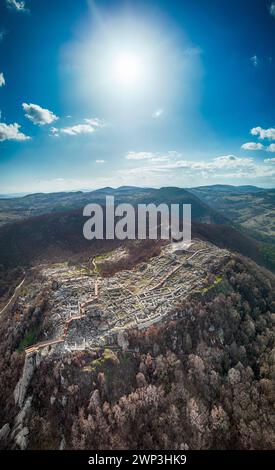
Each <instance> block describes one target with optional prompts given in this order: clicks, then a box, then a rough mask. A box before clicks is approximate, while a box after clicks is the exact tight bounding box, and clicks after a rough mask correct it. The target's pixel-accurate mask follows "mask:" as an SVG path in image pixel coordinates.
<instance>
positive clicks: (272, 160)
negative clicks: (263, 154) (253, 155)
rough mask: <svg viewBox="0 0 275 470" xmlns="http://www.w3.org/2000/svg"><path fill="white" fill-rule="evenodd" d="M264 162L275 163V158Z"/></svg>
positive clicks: (266, 159)
mask: <svg viewBox="0 0 275 470" xmlns="http://www.w3.org/2000/svg"><path fill="white" fill-rule="evenodd" d="M264 162H265V163H275V158H274V157H272V158H265V159H264Z"/></svg>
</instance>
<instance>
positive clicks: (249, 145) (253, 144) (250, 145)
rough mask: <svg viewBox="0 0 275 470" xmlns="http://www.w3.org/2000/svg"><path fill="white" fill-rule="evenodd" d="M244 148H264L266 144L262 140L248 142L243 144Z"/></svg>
mask: <svg viewBox="0 0 275 470" xmlns="http://www.w3.org/2000/svg"><path fill="white" fill-rule="evenodd" d="M241 148H242V149H244V150H264V148H265V147H264V145H263V144H261V143H260V142H246V143H245V144H243V145H242V146H241Z"/></svg>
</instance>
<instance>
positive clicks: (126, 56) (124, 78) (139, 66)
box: [113, 51, 144, 86]
mask: <svg viewBox="0 0 275 470" xmlns="http://www.w3.org/2000/svg"><path fill="white" fill-rule="evenodd" d="M143 74H144V66H143V63H142V60H141V58H140V57H139V56H138V55H136V54H135V53H133V52H128V51H127V52H122V53H119V54H117V55H116V56H115V58H114V60H113V75H114V79H115V81H116V82H117V83H118V84H122V85H127V86H132V85H136V84H138V82H140V81H141V79H142V76H143Z"/></svg>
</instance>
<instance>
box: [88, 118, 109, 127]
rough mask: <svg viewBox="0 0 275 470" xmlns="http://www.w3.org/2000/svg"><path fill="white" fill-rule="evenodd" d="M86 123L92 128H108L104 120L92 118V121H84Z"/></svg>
mask: <svg viewBox="0 0 275 470" xmlns="http://www.w3.org/2000/svg"><path fill="white" fill-rule="evenodd" d="M84 121H85V122H86V123H87V124H89V125H90V126H92V127H98V128H100V129H101V128H102V127H105V126H106V123H105V121H104V120H103V119H98V118H91V119H84Z"/></svg>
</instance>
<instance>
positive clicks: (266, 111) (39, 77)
mask: <svg viewBox="0 0 275 470" xmlns="http://www.w3.org/2000/svg"><path fill="white" fill-rule="evenodd" d="M274 71H275V2H272V1H265V0H253V1H245V0H231V1H220V0H208V1H207V2H206V1H205V0H197V1H196V2H194V1H193V0H181V1H169V2H168V1H167V2H166V1H152V0H147V1H146V2H143V1H138V2H137V1H127V2H126V1H115V0H112V1H106V0H101V1H87V0H78V1H77V2H76V1H74V0H56V1H53V0H26V1H23V0H20V1H19V0H0V111H1V118H0V194H1V193H15V192H40V191H63V190H75V189H90V188H91V189H92V188H98V187H103V186H107V185H108V186H120V185H140V186H154V187H160V186H165V185H169V186H173V185H175V186H181V187H190V186H197V185H206V184H217V183H221V184H254V185H258V186H262V187H274V182H275V129H274V127H275V122H274V121H275V119H274V103H275V87H274Z"/></svg>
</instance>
